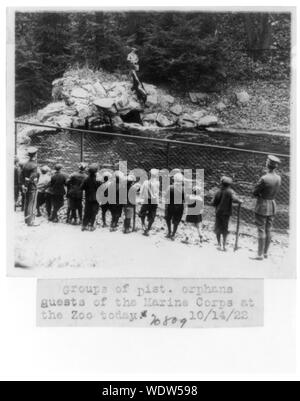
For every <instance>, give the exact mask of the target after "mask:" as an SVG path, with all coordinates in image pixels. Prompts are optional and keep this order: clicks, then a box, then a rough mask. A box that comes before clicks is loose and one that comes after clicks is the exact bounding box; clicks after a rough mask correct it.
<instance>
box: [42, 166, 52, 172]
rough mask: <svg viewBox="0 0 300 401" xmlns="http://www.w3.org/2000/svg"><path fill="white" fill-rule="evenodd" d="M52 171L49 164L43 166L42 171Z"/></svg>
mask: <svg viewBox="0 0 300 401" xmlns="http://www.w3.org/2000/svg"><path fill="white" fill-rule="evenodd" d="M49 171H50V168H49V167H48V166H43V167H42V168H41V172H42V173H48V172H49Z"/></svg>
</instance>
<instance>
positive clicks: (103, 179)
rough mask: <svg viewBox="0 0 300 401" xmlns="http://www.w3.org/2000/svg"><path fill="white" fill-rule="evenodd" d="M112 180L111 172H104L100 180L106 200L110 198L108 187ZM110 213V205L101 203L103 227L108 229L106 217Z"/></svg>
mask: <svg viewBox="0 0 300 401" xmlns="http://www.w3.org/2000/svg"><path fill="white" fill-rule="evenodd" d="M111 178H112V174H111V173H110V172H109V171H104V173H103V174H102V177H101V179H100V182H101V185H100V186H101V188H102V193H103V196H104V198H105V199H107V198H108V187H109V185H110V180H111ZM108 211H110V204H109V202H108V201H107V202H105V203H104V202H101V212H102V223H103V227H107V220H106V215H107V212H108Z"/></svg>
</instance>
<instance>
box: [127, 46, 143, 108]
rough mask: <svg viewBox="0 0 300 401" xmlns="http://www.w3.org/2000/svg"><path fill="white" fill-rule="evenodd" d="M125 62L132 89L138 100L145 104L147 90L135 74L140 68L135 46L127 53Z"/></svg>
mask: <svg viewBox="0 0 300 401" xmlns="http://www.w3.org/2000/svg"><path fill="white" fill-rule="evenodd" d="M127 62H128V64H129V70H130V77H131V79H132V82H133V86H132V90H133V91H134V92H135V93H136V95H137V97H138V99H139V101H140V102H142V103H144V104H145V103H146V101H147V92H146V90H145V88H144V85H143V84H142V82H141V81H140V79H139V77H138V74H137V73H138V71H139V70H140V66H139V56H138V55H137V49H136V48H135V47H133V48H132V49H131V52H130V53H129V54H128V57H127Z"/></svg>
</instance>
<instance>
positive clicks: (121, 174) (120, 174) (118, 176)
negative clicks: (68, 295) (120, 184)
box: [115, 170, 125, 180]
mask: <svg viewBox="0 0 300 401" xmlns="http://www.w3.org/2000/svg"><path fill="white" fill-rule="evenodd" d="M115 177H116V178H119V179H120V180H123V178H124V177H125V175H124V173H122V171H120V170H118V171H115Z"/></svg>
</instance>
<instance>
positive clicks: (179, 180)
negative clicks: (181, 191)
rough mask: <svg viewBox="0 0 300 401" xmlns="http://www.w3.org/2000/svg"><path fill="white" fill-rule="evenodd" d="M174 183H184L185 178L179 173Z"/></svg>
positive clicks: (175, 176)
mask: <svg viewBox="0 0 300 401" xmlns="http://www.w3.org/2000/svg"><path fill="white" fill-rule="evenodd" d="M174 181H175V182H183V181H184V177H183V175H182V174H181V173H177V174H175V175H174Z"/></svg>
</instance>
